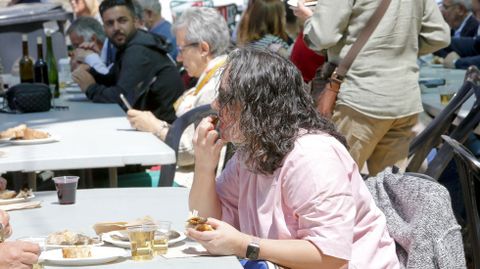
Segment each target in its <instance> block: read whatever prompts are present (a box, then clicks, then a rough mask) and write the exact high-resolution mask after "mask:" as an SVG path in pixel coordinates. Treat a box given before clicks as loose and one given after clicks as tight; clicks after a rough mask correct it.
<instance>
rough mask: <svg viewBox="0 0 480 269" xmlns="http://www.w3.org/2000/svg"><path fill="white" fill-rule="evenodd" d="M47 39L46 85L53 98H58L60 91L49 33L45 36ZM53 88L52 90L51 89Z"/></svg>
mask: <svg viewBox="0 0 480 269" xmlns="http://www.w3.org/2000/svg"><path fill="white" fill-rule="evenodd" d="M46 39H47V67H48V83H49V85H48V86H49V87H50V89H51V90H52V92H53V96H54V97H55V98H58V97H60V89H59V85H58V71H57V60H56V59H55V55H54V54H53V46H52V36H51V34H50V33H47V34H46ZM52 88H54V89H52Z"/></svg>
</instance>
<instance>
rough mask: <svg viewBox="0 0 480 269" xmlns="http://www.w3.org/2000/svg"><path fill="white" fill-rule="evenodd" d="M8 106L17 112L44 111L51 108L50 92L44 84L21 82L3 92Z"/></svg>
mask: <svg viewBox="0 0 480 269" xmlns="http://www.w3.org/2000/svg"><path fill="white" fill-rule="evenodd" d="M5 97H6V100H7V104H8V107H9V108H10V109H11V110H12V111H14V112H17V113H31V112H45V111H49V110H50V108H51V99H52V93H51V92H50V88H49V87H48V86H47V85H46V84H42V83H21V84H17V85H15V86H13V87H11V88H10V89H8V91H7V92H6V93H5Z"/></svg>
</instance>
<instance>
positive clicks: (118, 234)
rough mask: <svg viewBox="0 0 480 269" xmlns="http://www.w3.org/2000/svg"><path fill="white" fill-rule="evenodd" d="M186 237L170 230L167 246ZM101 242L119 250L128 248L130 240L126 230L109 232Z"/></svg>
mask: <svg viewBox="0 0 480 269" xmlns="http://www.w3.org/2000/svg"><path fill="white" fill-rule="evenodd" d="M186 238H187V237H186V236H185V235H184V234H183V233H180V232H179V231H176V230H171V231H170V232H169V234H168V245H173V244H175V243H178V242H180V241H183V240H185V239H186ZM102 239H103V241H105V242H107V243H110V244H112V245H114V246H117V247H121V248H130V239H129V238H128V233H127V231H126V230H121V231H111V232H108V233H104V234H103V235H102Z"/></svg>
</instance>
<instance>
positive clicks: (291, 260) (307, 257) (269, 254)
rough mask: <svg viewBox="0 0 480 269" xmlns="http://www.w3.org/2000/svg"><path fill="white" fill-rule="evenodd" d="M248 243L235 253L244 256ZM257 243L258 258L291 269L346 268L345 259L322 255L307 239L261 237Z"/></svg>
mask: <svg viewBox="0 0 480 269" xmlns="http://www.w3.org/2000/svg"><path fill="white" fill-rule="evenodd" d="M248 243H249V242H246V243H243V244H242V245H243V246H242V247H241V248H240V249H239V252H238V253H236V255H238V256H240V257H245V254H246V251H247V246H248ZM259 244H260V253H259V257H258V258H259V259H262V260H268V261H271V262H274V263H276V264H279V265H281V266H284V267H287V268H291V269H308V268H312V269H318V268H322V269H333V268H335V269H340V268H347V265H348V262H347V261H346V260H343V259H339V258H335V257H331V256H328V255H324V254H323V253H322V252H321V251H320V250H319V249H318V248H317V247H315V245H314V244H312V243H311V242H309V241H307V240H272V239H261V240H260V241H259Z"/></svg>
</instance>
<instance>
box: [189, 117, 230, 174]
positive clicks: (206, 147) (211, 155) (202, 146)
mask: <svg viewBox="0 0 480 269" xmlns="http://www.w3.org/2000/svg"><path fill="white" fill-rule="evenodd" d="M224 145H225V142H224V141H223V140H222V139H221V138H220V136H219V133H218V131H216V130H215V124H214V123H213V117H206V118H204V119H203V120H202V121H201V122H200V124H199V125H198V127H197V129H196V130H195V135H194V136H193V148H194V150H195V167H196V168H195V170H197V167H198V168H200V169H202V170H203V169H205V170H204V171H213V170H215V168H216V167H217V165H218V161H219V160H220V151H221V150H222V147H223V146H224Z"/></svg>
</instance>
